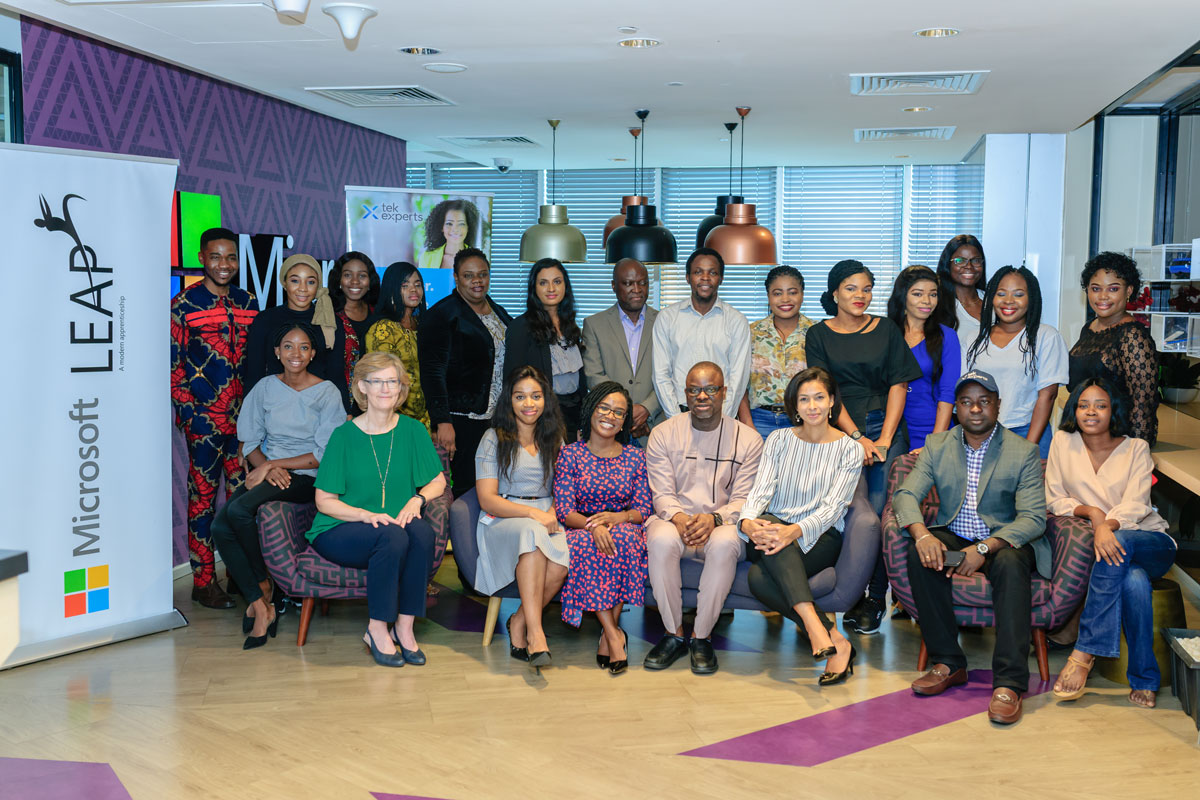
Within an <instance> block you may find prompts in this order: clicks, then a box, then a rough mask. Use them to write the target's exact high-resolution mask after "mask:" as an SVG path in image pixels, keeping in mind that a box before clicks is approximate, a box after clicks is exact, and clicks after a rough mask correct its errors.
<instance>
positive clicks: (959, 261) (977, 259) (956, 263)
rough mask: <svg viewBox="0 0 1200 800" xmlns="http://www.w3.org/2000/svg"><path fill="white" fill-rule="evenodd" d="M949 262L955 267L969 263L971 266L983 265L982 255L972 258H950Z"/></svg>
mask: <svg viewBox="0 0 1200 800" xmlns="http://www.w3.org/2000/svg"><path fill="white" fill-rule="evenodd" d="M950 263H951V264H953V265H954V266H956V267H961V266H964V265H966V264H970V265H971V266H972V267H982V266H983V256H975V257H974V258H952V259H950Z"/></svg>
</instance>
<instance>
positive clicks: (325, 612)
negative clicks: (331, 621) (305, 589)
mask: <svg viewBox="0 0 1200 800" xmlns="http://www.w3.org/2000/svg"><path fill="white" fill-rule="evenodd" d="M321 616H322V617H328V616H329V601H328V600H322V601H321Z"/></svg>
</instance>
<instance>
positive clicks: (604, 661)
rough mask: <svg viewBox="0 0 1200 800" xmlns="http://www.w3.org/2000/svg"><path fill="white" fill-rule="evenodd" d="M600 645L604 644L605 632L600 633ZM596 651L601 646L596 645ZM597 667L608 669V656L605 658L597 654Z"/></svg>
mask: <svg viewBox="0 0 1200 800" xmlns="http://www.w3.org/2000/svg"><path fill="white" fill-rule="evenodd" d="M600 643H601V644H603V643H604V631H601V632H600ZM596 649H597V650H599V649H600V645H596ZM596 666H597V667H599V668H600V669H608V656H603V655H600V653H596Z"/></svg>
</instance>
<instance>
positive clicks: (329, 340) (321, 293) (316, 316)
mask: <svg viewBox="0 0 1200 800" xmlns="http://www.w3.org/2000/svg"><path fill="white" fill-rule="evenodd" d="M301 264H303V265H304V266H306V267H308V268H309V269H311V270H312V271H313V272H315V273H317V284H318V285H320V283H321V265H320V264H319V263H318V262H317V260H316V259H315V258H313V257H312V256H310V255H308V254H307V253H296V254H295V255H292V256H288V257H287V258H285V259H284V260H283V268H282V269H280V270H279V283H280V284H281V285H283V286H285V287H286V286H287V276H288V273H289V272H291V271H292V268H293V267H297V266H300V265H301ZM312 324H313V325H316V326H317V327H318V328H320V329H321V332H322V333H324V334H325V347H326V349H329V350H332V349H333V339H334V331H335V330H336V329H337V317H335V316H334V313H333V301H332V300H330V299H329V290H328V289H326V288H325V287H324V286H321V288H320V289H318V290H317V299H316V301H315V302H314V303H313V318H312Z"/></svg>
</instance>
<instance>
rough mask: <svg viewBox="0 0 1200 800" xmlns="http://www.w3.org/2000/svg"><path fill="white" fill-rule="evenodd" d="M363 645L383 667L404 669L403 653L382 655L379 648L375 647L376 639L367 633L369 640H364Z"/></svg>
mask: <svg viewBox="0 0 1200 800" xmlns="http://www.w3.org/2000/svg"><path fill="white" fill-rule="evenodd" d="M363 644H364V645H366V646H367V649H368V650H370V651H371V657H372V658H374V659H375V663H376V664H378V665H379V666H381V667H403V666H404V655H403V654H401V653H398V652H397V653H381V652H379V648H378V647H376V646H375V637H374V636H372V635H371V632H370V631H367V638H366V639H364V640H363Z"/></svg>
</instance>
